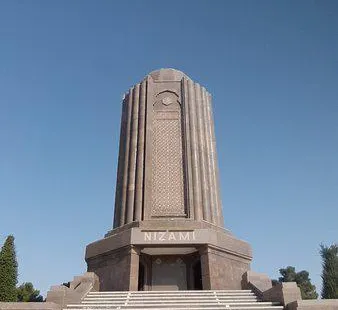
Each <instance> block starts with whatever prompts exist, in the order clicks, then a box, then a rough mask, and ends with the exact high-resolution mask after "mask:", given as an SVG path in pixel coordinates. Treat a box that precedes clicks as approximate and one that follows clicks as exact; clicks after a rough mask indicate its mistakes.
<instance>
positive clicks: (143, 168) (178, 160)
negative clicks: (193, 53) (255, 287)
mask: <svg viewBox="0 0 338 310" xmlns="http://www.w3.org/2000/svg"><path fill="white" fill-rule="evenodd" d="M215 141H216V139H215V132H214V121H213V113H212V101H211V95H210V94H209V93H208V91H207V90H206V89H205V88H204V87H202V86H200V85H199V84H198V83H195V82H193V81H192V80H191V79H190V78H189V77H188V76H186V75H185V74H184V73H182V72H181V71H177V70H174V69H161V70H157V71H153V72H151V73H150V74H148V75H147V76H146V77H145V78H144V79H143V80H142V81H141V82H140V83H138V84H136V85H135V86H133V87H132V88H131V89H129V91H128V92H127V93H126V94H125V96H124V99H123V103H122V121H121V134H120V146H119V159H118V172H117V182H116V195H115V213H114V225H113V229H112V230H110V231H109V232H108V233H107V234H106V235H105V237H104V238H103V239H101V240H98V241H96V242H93V243H91V244H89V245H88V246H87V249H86V262H87V264H88V271H91V272H95V273H96V274H97V275H98V277H99V279H100V289H101V290H103V291H109V290H130V291H133V290H152V291H156V290H187V289H188V290H200V289H205V290H207V289H215V290H217V289H240V288H241V281H242V275H243V274H244V273H245V272H246V271H247V270H249V269H250V261H251V248H250V246H249V245H248V244H247V243H246V242H245V241H242V240H238V239H236V238H235V237H234V236H233V235H232V234H231V233H230V231H229V230H227V229H225V228H224V227H223V225H224V224H223V214H222V204H221V198H220V189H219V181H218V165H217V156H216V142H215Z"/></svg>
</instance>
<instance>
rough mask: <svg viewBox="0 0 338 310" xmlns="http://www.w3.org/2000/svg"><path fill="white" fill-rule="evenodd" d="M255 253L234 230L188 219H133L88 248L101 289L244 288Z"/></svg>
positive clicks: (90, 266)
mask: <svg viewBox="0 0 338 310" xmlns="http://www.w3.org/2000/svg"><path fill="white" fill-rule="evenodd" d="M251 258H252V254H251V248H250V246H249V244H248V243H246V242H245V241H242V240H239V239H236V238H235V237H234V236H233V235H232V234H231V233H230V232H229V231H227V230H224V229H222V228H220V227H217V226H214V225H211V224H209V223H206V222H196V221H193V220H186V219H182V220H178V219H175V220H161V219H159V220H149V221H142V222H133V223H130V224H128V225H125V226H122V227H119V228H117V229H115V230H113V231H110V232H109V233H107V234H106V236H105V238H104V239H101V240H98V241H96V242H93V243H91V244H89V245H88V246H87V248H86V262H87V265H88V271H91V272H95V273H96V274H97V275H98V277H99V279H100V290H101V291H129V290H130V291H137V290H196V289H204V290H210V289H213V290H218V289H241V280H242V275H243V274H244V273H245V272H246V271H248V270H249V269H250V261H251Z"/></svg>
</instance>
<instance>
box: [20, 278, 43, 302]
mask: <svg viewBox="0 0 338 310" xmlns="http://www.w3.org/2000/svg"><path fill="white" fill-rule="evenodd" d="M17 294H18V301H26V302H27V301H35V302H41V301H43V297H42V296H41V295H40V291H39V290H36V289H35V288H34V287H33V284H32V283H31V282H25V283H22V284H21V285H20V286H19V287H18V288H17Z"/></svg>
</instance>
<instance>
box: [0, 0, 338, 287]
mask: <svg viewBox="0 0 338 310" xmlns="http://www.w3.org/2000/svg"><path fill="white" fill-rule="evenodd" d="M163 67H173V68H177V69H180V70H182V71H184V72H186V73H187V74H188V75H189V76H190V77H191V78H192V79H194V80H195V81H197V82H199V83H201V84H203V85H205V86H206V87H207V88H208V90H209V91H210V92H211V93H212V94H213V98H214V102H213V103H214V112H215V121H216V136H217V148H218V157H219V166H220V172H221V187H222V200H223V209H224V218H225V225H226V227H227V228H229V229H231V230H232V231H233V233H234V234H235V235H236V236H237V237H239V238H241V239H245V240H247V241H248V242H249V243H250V244H251V245H252V247H253V253H254V259H253V263H252V268H253V269H254V270H255V271H258V272H264V273H267V274H268V275H270V276H271V277H273V278H275V277H277V276H278V269H279V268H281V267H285V266H287V265H292V266H295V267H296V269H297V270H302V269H306V270H308V271H309V272H310V277H311V278H312V279H313V281H314V283H315V284H316V285H317V286H320V282H321V281H320V273H321V261H320V257H319V254H318V249H319V244H320V243H321V242H324V243H326V244H331V243H333V242H336V241H337V239H338V238H337V237H338V228H337V227H338V225H337V222H338V221H337V218H338V164H337V159H338V2H337V1H325V0H324V1H169V2H168V1H82V0H81V1H28V0H27V1H16V0H8V1H1V2H0V107H1V110H0V207H1V217H0V243H3V241H4V239H5V237H6V235H8V234H14V236H15V238H16V249H17V255H18V261H19V281H20V282H23V281H31V282H33V284H34V285H35V286H36V287H37V288H38V289H40V290H41V291H42V292H43V293H44V294H45V293H46V291H47V290H48V289H49V287H50V286H51V285H55V284H59V283H62V282H65V281H69V280H71V279H72V277H73V276H74V275H78V274H81V273H83V272H84V271H85V266H86V265H85V262H84V250H85V246H86V244H88V243H90V242H92V241H94V240H97V239H99V238H101V237H102V236H103V235H104V233H105V232H107V230H109V229H110V228H111V225H112V216H113V204H114V192H115V178H116V168H117V152H118V137H119V127H120V115H121V98H122V95H123V93H124V92H125V91H126V90H127V89H128V88H129V87H130V86H132V85H133V84H135V83H136V82H139V81H140V80H141V79H142V78H143V77H144V76H145V75H146V74H147V73H149V72H150V71H152V70H155V69H158V68H163Z"/></svg>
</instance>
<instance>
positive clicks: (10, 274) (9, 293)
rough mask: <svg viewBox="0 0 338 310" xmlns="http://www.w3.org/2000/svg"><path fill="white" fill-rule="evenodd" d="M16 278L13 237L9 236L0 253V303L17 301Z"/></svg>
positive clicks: (16, 265) (16, 269)
mask: <svg viewBox="0 0 338 310" xmlns="http://www.w3.org/2000/svg"><path fill="white" fill-rule="evenodd" d="M17 278H18V263H17V261H16V254H15V247H14V237H13V236H11V235H10V236H8V237H7V238H6V241H5V243H4V245H3V247H2V248H1V251H0V301H17V290H16V284H17V281H18V280H17Z"/></svg>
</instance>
